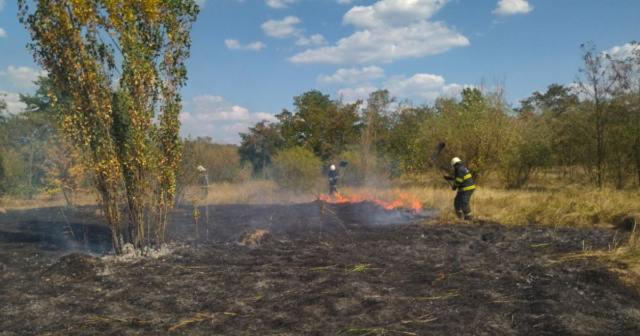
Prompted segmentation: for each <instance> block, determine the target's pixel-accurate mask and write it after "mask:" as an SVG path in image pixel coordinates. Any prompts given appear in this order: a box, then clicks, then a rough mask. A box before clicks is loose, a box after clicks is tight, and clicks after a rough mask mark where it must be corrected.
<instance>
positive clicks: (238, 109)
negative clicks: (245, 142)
mask: <svg viewBox="0 0 640 336" xmlns="http://www.w3.org/2000/svg"><path fill="white" fill-rule="evenodd" d="M263 119H266V120H269V121H273V120H275V117H274V115H273V114H269V113H265V112H257V113H250V112H249V109H247V108H245V107H242V106H238V105H232V104H231V103H229V102H228V101H227V100H225V99H224V98H222V97H220V96H214V95H201V96H197V97H194V98H193V99H191V100H189V101H187V102H186V103H185V107H184V110H183V112H182V113H180V121H181V123H182V128H181V131H180V132H181V134H182V135H183V136H187V135H192V136H194V137H197V136H209V137H211V138H213V139H214V140H216V141H217V142H224V143H233V144H237V143H239V142H240V137H239V135H238V132H241V131H246V129H247V127H250V126H252V125H253V124H255V123H256V122H258V121H260V120H263Z"/></svg>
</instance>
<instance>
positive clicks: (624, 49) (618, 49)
mask: <svg viewBox="0 0 640 336" xmlns="http://www.w3.org/2000/svg"><path fill="white" fill-rule="evenodd" d="M636 50H640V45H639V44H636V45H633V44H631V43H627V44H624V45H622V46H615V47H613V48H611V49H609V50H607V51H605V52H603V53H604V54H608V55H610V56H611V57H612V58H614V59H618V60H624V59H626V58H629V57H632V56H634V54H633V53H634V51H636Z"/></svg>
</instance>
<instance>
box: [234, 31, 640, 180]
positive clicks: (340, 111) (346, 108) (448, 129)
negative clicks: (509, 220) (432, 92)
mask: <svg viewBox="0 0 640 336" xmlns="http://www.w3.org/2000/svg"><path fill="white" fill-rule="evenodd" d="M633 47H634V48H632V50H634V51H633V52H632V53H631V54H630V55H627V57H626V58H624V59H616V58H614V57H613V56H611V55H607V54H603V53H600V52H598V51H597V49H596V47H595V46H593V45H590V44H589V45H584V46H582V53H583V57H582V60H583V64H584V65H583V67H582V68H581V69H579V70H578V75H577V77H576V82H575V83H574V84H573V85H571V86H563V85H560V84H551V85H549V87H548V88H547V90H546V91H545V92H534V93H533V94H532V95H531V96H530V97H528V98H526V99H524V100H522V101H521V102H520V106H519V107H517V108H512V107H511V105H510V104H509V103H507V102H506V101H505V98H504V88H503V87H501V86H497V87H494V88H485V87H469V88H465V89H463V90H462V91H461V93H460V96H459V97H458V98H438V99H436V101H435V102H434V104H433V105H431V106H428V105H425V106H419V107H415V106H411V105H410V104H407V103H401V102H398V101H397V100H396V99H395V98H394V97H393V96H392V95H391V94H390V92H389V91H387V90H377V91H374V92H372V93H371V94H370V95H369V97H368V99H367V100H366V104H364V103H363V102H362V101H357V102H355V103H347V104H345V103H343V102H341V101H339V100H335V99H334V100H332V99H331V98H330V97H329V96H328V95H325V94H323V93H321V92H320V91H317V90H311V91H308V92H306V93H303V94H301V95H299V96H296V97H294V98H293V106H294V110H293V111H288V110H286V109H285V110H283V111H282V113H280V114H278V115H276V118H277V121H275V122H271V123H268V122H266V121H261V122H259V123H258V124H256V125H255V126H254V127H252V128H250V129H249V132H248V133H242V134H241V137H242V144H241V147H240V153H241V156H242V159H243V160H244V161H247V162H250V163H251V164H252V166H253V169H254V174H255V175H261V176H262V177H266V173H265V172H266V170H267V166H269V165H270V164H271V162H272V157H273V156H274V155H276V154H277V153H278V152H279V151H282V150H284V149H288V148H292V147H302V148H306V149H308V150H310V151H311V152H312V153H313V154H314V155H315V156H316V157H317V158H319V159H320V160H322V162H323V163H324V164H325V165H328V164H330V163H334V162H336V161H338V160H341V159H344V158H346V157H348V158H349V160H351V161H353V160H357V161H358V162H357V165H356V164H355V162H352V163H351V165H350V170H351V171H350V172H349V173H348V175H349V176H351V175H353V176H351V178H350V180H352V181H360V182H361V183H365V181H368V180H371V179H370V178H368V177H367V174H369V173H373V174H374V175H375V174H378V175H379V174H380V173H381V172H384V173H383V175H387V176H386V177H398V176H405V177H409V176H412V175H420V174H422V173H424V172H425V171H427V169H430V168H431V167H432V166H433V163H432V162H430V160H429V159H428V158H429V155H430V154H431V152H432V151H433V149H434V148H435V145H436V144H437V143H438V142H439V141H444V142H445V143H446V144H447V147H446V150H445V153H444V154H443V155H442V156H441V160H442V161H441V162H439V163H438V164H439V165H440V166H442V167H449V163H448V160H449V159H450V158H451V157H452V156H459V157H461V158H462V159H463V160H464V161H465V163H466V164H467V165H468V167H469V169H470V170H471V171H472V172H473V174H474V176H476V178H477V179H478V180H479V181H480V183H482V181H483V180H484V178H485V177H487V176H489V175H491V174H497V177H498V180H499V181H501V182H502V183H503V184H504V186H506V187H508V188H521V187H523V186H525V185H527V184H528V183H529V182H530V178H531V176H533V174H534V173H535V172H536V171H537V170H539V169H543V168H547V167H552V166H555V167H561V168H562V178H563V180H564V181H565V182H566V183H571V182H572V181H575V175H577V174H578V171H577V169H579V171H580V173H581V174H586V176H587V178H588V179H589V180H590V182H592V183H593V185H595V186H597V187H602V186H604V185H605V183H609V184H611V185H614V186H616V187H617V188H623V187H625V186H627V185H630V184H632V185H636V186H638V185H640V107H639V106H640V47H638V45H637V44H633ZM343 153H344V154H343ZM367 172H369V173H367Z"/></svg>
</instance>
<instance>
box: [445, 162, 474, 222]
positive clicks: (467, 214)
mask: <svg viewBox="0 0 640 336" xmlns="http://www.w3.org/2000/svg"><path fill="white" fill-rule="evenodd" d="M451 165H452V166H453V171H454V173H453V176H445V179H446V180H449V181H453V190H456V189H457V190H458V194H457V195H456V198H455V199H454V201H453V207H454V208H455V209H456V215H457V216H458V218H460V219H463V218H464V220H472V219H473V216H472V215H471V206H470V205H469V201H470V200H471V195H473V191H474V190H475V189H476V186H475V184H474V183H473V177H471V173H470V172H469V169H467V167H465V166H464V163H463V162H462V160H460V158H458V157H454V158H453V159H451Z"/></svg>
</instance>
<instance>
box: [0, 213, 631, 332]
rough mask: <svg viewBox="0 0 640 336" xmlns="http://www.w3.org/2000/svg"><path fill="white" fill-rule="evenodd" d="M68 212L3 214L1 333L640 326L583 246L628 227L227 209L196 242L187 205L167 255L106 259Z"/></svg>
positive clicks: (627, 294) (602, 243)
mask: <svg viewBox="0 0 640 336" xmlns="http://www.w3.org/2000/svg"><path fill="white" fill-rule="evenodd" d="M205 210H206V209H204V208H203V209H201V210H200V212H201V214H204V213H205ZM58 211H59V210H58V209H53V208H45V209H36V210H24V211H9V212H8V213H7V214H6V215H5V216H3V217H0V335H27V334H28V335H31V334H38V335H43V334H46V335H165V334H175V335H341V334H353V335H365V334H368V335H375V334H387V335H640V295H639V294H638V291H637V290H636V289H634V288H631V287H628V286H625V285H624V284H623V283H621V281H620V279H619V277H618V275H617V272H615V271H613V270H612V266H615V267H621V266H620V265H610V264H606V263H604V262H602V261H599V260H597V259H594V258H589V257H588V254H584V253H583V251H585V250H588V251H597V250H604V249H607V248H608V247H609V246H610V244H611V243H612V242H613V241H614V240H616V239H620V238H621V237H624V236H623V234H622V233H620V232H617V231H615V230H612V229H604V228H590V229H584V228H580V229H578V228H557V229H554V228H550V227H540V226H521V227H514V228H507V227H503V226H498V225H480V224H479V223H474V224H471V225H428V226H427V225H421V224H420V221H419V219H420V218H418V217H416V216H414V215H410V214H407V213H405V212H401V211H386V210H382V209H379V208H377V207H376V206H375V205H372V204H367V203H365V204H329V205H327V204H323V203H317V202H316V203H310V204H296V205H217V206H211V207H210V208H209V220H208V221H207V219H206V218H205V217H204V215H203V216H202V217H201V218H200V230H199V232H200V236H199V238H198V241H199V244H198V248H195V244H194V243H195V236H194V227H193V219H192V218H191V217H190V209H189V208H188V207H185V208H181V209H178V210H176V211H175V212H174V213H173V214H172V218H171V223H170V225H169V229H168V230H169V232H168V234H167V236H168V238H169V239H170V240H171V244H172V252H171V253H169V254H166V255H163V256H159V257H146V258H135V259H130V260H127V261H117V260H116V261H114V260H103V259H100V258H96V257H98V256H100V255H102V254H105V253H107V252H108V232H106V231H105V230H106V229H105V228H104V227H103V226H102V225H101V222H102V221H101V219H100V217H99V216H97V214H95V209H94V208H91V207H85V208H79V209H76V210H75V211H71V210H67V211H68V212H69V213H67V214H66V217H67V220H60V219H59V218H58V217H59V216H57V212H58ZM422 215H424V214H422ZM257 230H266V231H268V232H269V233H265V232H259V233H260V234H259V236H260V238H261V239H259V240H258V239H257V240H256V243H255V244H248V243H246V239H248V238H247V237H251V233H252V232H253V233H255V232H257ZM69 231H72V232H73V234H71V233H70V232H69ZM87 232H88V234H86V233H87ZM243 240H245V241H244V243H242V244H241V243H240V242H241V241H243ZM78 252H82V254H81V253H78ZM88 254H92V255H93V256H89V255H88ZM567 255H572V256H575V257H574V258H566V256H567ZM563 257H564V258H563Z"/></svg>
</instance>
